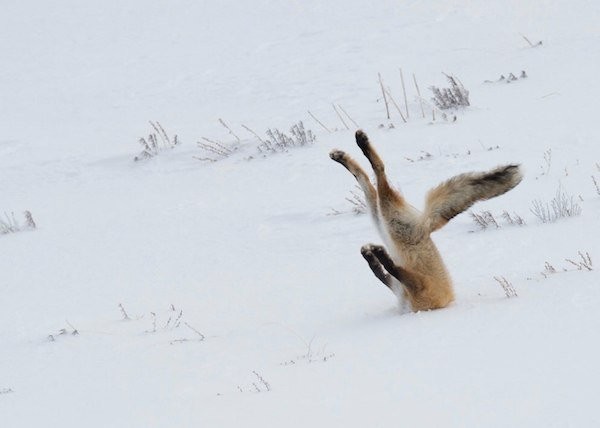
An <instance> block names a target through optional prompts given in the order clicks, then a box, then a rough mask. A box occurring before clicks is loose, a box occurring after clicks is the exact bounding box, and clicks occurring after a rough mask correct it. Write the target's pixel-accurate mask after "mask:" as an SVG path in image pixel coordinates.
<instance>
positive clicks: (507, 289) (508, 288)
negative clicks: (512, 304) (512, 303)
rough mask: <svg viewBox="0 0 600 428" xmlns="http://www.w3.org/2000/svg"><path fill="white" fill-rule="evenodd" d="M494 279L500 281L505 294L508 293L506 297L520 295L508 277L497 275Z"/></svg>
mask: <svg viewBox="0 0 600 428" xmlns="http://www.w3.org/2000/svg"><path fill="white" fill-rule="evenodd" d="M494 279H495V280H496V281H497V282H498V284H500V286H501V287H502V289H503V290H504V294H505V295H506V297H508V298H509V299H510V298H511V297H518V295H517V291H516V290H515V288H514V287H513V285H512V284H511V283H510V281H509V280H508V279H506V278H505V277H503V276H500V277H498V276H495V277H494Z"/></svg>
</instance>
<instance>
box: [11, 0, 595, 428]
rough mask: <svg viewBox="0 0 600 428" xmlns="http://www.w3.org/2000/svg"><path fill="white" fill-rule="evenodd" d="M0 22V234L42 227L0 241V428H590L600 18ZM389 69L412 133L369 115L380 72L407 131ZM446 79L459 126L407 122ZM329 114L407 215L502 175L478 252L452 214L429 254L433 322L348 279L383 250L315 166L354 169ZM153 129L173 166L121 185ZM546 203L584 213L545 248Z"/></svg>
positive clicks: (270, 5)
mask: <svg viewBox="0 0 600 428" xmlns="http://www.w3.org/2000/svg"><path fill="white" fill-rule="evenodd" d="M4 3H5V4H4V5H3V6H4V7H3V11H4V13H3V14H2V15H1V16H0V28H1V29H2V30H0V31H1V33H0V34H1V37H0V51H1V52H2V53H3V67H2V70H0V94H2V100H3V102H2V103H0V194H1V195H2V199H1V201H0V215H3V214H4V212H6V213H10V212H14V213H15V217H16V218H17V220H18V221H19V222H20V223H21V225H22V224H23V223H24V218H23V216H22V212H23V211H25V210H29V211H30V212H31V213H32V215H33V218H34V219H35V221H36V224H37V228H36V229H35V230H23V231H21V232H18V233H11V234H3V235H0V250H1V251H2V257H0V272H1V276H0V290H1V291H2V300H1V303H0V305H1V306H0V325H1V326H2V328H1V329H0V415H1V418H0V419H1V420H2V425H3V426H4V425H5V426H19V427H20V426H23V427H29V426H40V425H44V426H64V427H70V426H73V427H78V426H82V425H85V426H88V427H105V426H111V427H120V426H122V427H137V426H140V427H142V426H167V425H170V426H222V427H226V426H234V425H243V426H290V427H291V426H339V425H342V424H343V425H346V426H357V427H359V426H389V425H392V424H395V425H406V426H440V425H442V426H498V427H500V426H503V427H504V426H528V427H530V426H540V427H542V426H543V427H548V426H557V427H558V426H561V427H562V426H593V425H596V424H599V423H600V417H599V416H598V415H597V412H596V409H595V406H596V395H597V394H596V393H597V385H598V383H599V381H600V375H599V374H598V373H599V372H598V370H597V369H596V366H597V361H598V360H599V357H600V346H598V344H597V332H598V331H599V329H600V316H599V315H598V314H597V313H596V311H595V310H594V307H598V305H599V304H600V288H599V279H600V277H599V273H598V272H599V271H600V267H599V266H598V262H597V260H598V258H599V257H600V239H599V238H600V228H599V227H598V224H599V221H600V195H599V194H598V193H597V192H596V189H595V187H594V184H593V182H592V179H591V176H595V177H596V179H597V181H598V182H599V183H600V166H598V165H599V163H600V149H599V148H598V140H599V137H600V125H599V124H598V120H597V115H598V114H597V108H596V105H597V94H598V93H600V83H599V82H598V80H597V76H598V73H599V72H600V51H599V50H598V49H597V45H598V42H600V32H599V31H598V24H597V23H598V21H599V18H600V5H599V4H597V3H596V2H592V1H585V0H577V1H572V2H567V1H545V2H533V3H531V4H529V3H524V2H521V1H509V2H506V1H504V2H501V1H497V0H492V1H489V0H488V1H468V2H467V1H464V0H453V1H447V2H443V4H440V2H434V1H420V2H406V3H405V4H402V5H399V4H398V2H394V1H382V2H379V3H378V4H377V5H373V4H367V3H364V2H359V1H344V2H342V1H338V0H335V1H330V2H313V1H304V2H296V1H291V2H275V1H272V0H252V1H248V2H233V1H220V2H217V1H213V2H191V1H184V0H177V1H172V2H168V3H167V2H158V1H154V2H141V1H136V0H131V1H129V2H118V1H104V2H102V3H94V2H91V3H85V4H84V3H81V2H75V1H67V0H61V1H58V2H53V3H52V4H50V3H45V2H36V1H23V2H17V1H5V2H4ZM521 34H522V35H524V36H526V37H527V38H528V39H529V40H530V41H531V42H532V43H537V41H540V40H541V41H542V42H543V44H542V45H541V46H538V47H530V46H529V45H528V43H527V42H526V41H525V40H524V38H523V37H522V36H521ZM399 68H402V71H403V73H404V79H405V82H406V84H407V92H408V98H409V103H410V104H409V109H410V119H409V122H408V123H406V124H405V123H403V122H402V121H401V119H400V118H399V116H398V115H397V112H396V111H395V110H394V108H392V111H391V113H392V120H391V121H388V120H387V119H386V117H385V108H384V106H383V103H382V102H381V101H380V100H378V99H379V97H380V94H381V92H380V88H379V83H378V81H377V75H378V73H381V75H382V77H383V79H384V82H385V84H386V85H387V86H389V87H390V89H391V91H392V93H393V94H394V97H395V99H396V101H397V102H398V103H399V104H400V106H401V107H403V97H402V96H401V94H402V89H401V85H400V75H399ZM521 70H526V72H527V74H528V76H529V77H528V78H526V79H519V80H517V81H515V82H512V83H510V84H508V83H503V82H496V80H497V79H498V78H499V77H500V75H501V74H503V75H505V76H508V74H509V73H511V72H512V73H514V74H515V75H517V76H519V74H520V72H521ZM442 72H446V73H452V74H454V75H456V76H458V77H459V78H460V79H461V81H462V82H463V83H464V85H465V87H466V88H467V89H469V91H470V95H471V106H470V107H469V108H466V109H463V110H459V111H457V112H456V115H457V120H456V122H451V121H448V122H446V121H444V120H443V119H441V117H440V115H439V112H437V114H436V116H437V117H436V119H437V120H436V121H435V122H432V119H431V108H428V110H427V111H426V113H427V117H426V118H422V117H421V113H420V107H419V102H418V100H417V98H416V91H415V90H414V87H413V85H412V74H413V73H414V74H415V75H416V77H417V79H418V82H419V85H420V89H421V92H422V94H423V96H424V98H427V99H428V98H429V93H430V91H429V90H428V87H429V86H431V85H436V86H445V85H446V82H445V78H444V76H443V74H442ZM486 80H491V81H493V83H484V81H486ZM428 102H429V100H428ZM332 103H336V104H339V105H341V106H342V107H343V108H344V109H345V110H346V111H347V112H348V113H349V114H350V115H351V116H352V118H353V119H354V120H356V122H357V123H358V124H359V125H360V126H361V127H362V128H363V129H364V130H365V131H366V132H367V133H368V135H369V136H370V138H371V140H372V142H373V144H374V146H375V147H376V148H377V150H378V151H379V152H380V154H381V155H382V157H383V159H384V160H385V162H386V168H387V171H388V175H389V176H390V179H391V180H392V181H393V182H394V183H395V184H397V185H398V187H399V188H400V189H401V190H402V192H403V194H404V195H405V196H406V198H407V199H408V201H409V202H410V203H412V204H413V205H415V206H417V207H422V205H423V199H424V195H425V192H426V191H427V190H428V189H429V188H431V187H432V186H434V185H436V184H438V183H439V182H440V181H442V180H444V179H446V178H449V177H450V176H452V175H454V174H458V173H462V172H466V171H483V170H486V169H488V168H492V167H494V166H496V165H499V164H502V163H507V162H518V163H521V164H522V166H523V169H524V171H525V179H524V181H523V182H522V183H521V184H520V185H519V186H518V187H517V188H515V189H514V190H512V191H510V192H509V193H507V194H505V195H503V196H501V197H499V198H496V199H492V200H490V201H486V202H484V203H479V204H477V205H475V206H474V207H473V209H472V210H473V211H474V212H481V211H483V210H489V211H490V212H492V213H493V214H494V216H495V217H496V218H497V219H498V220H499V222H500V225H501V227H500V228H498V229H496V228H489V229H487V230H479V229H478V227H477V225H476V224H475V223H474V222H473V220H472V219H471V217H470V216H469V214H468V213H464V214H462V215H460V216H458V217H456V218H455V219H453V220H452V222H451V223H449V224H448V225H447V226H446V227H444V228H443V229H442V230H440V231H438V232H436V233H435V235H434V240H435V242H436V244H437V245H438V248H439V250H440V252H441V254H442V255H443V257H444V260H445V262H446V265H447V267H448V269H449V271H450V273H451V275H452V277H453V280H454V283H455V292H456V301H455V302H454V303H453V304H452V305H451V306H450V307H448V308H446V309H442V310H436V311H431V312H420V313H402V312H401V311H400V310H399V308H398V306H397V302H396V299H395V297H394V296H393V294H392V293H390V292H389V290H387V289H386V288H385V287H384V286H382V285H381V284H380V283H378V281H377V279H376V278H375V277H374V276H373V275H372V273H371V272H370V270H369V268H368V266H367V265H366V263H365V262H364V260H363V259H362V257H361V256H360V253H359V249H360V247H361V246H362V245H363V244H365V243H368V242H379V238H378V236H377V233H376V230H375V227H374V226H373V225H372V224H371V222H370V220H369V218H368V216H367V215H355V214H354V213H352V212H351V211H352V206H351V204H350V203H348V202H347V201H346V200H345V198H346V197H349V196H350V191H351V190H353V189H354V185H355V182H354V179H353V178H352V177H351V176H350V175H349V174H348V173H347V172H346V171H345V170H343V169H342V168H341V167H340V166H339V165H337V164H334V163H333V162H332V161H331V160H330V159H329V157H328V152H329V151H330V150H331V149H333V148H339V149H342V150H345V151H347V152H348V153H350V154H351V155H352V156H354V157H355V158H356V159H357V160H358V161H359V162H360V163H361V164H362V165H364V166H365V167H366V166H367V162H366V159H364V157H363V156H362V155H361V154H360V150H358V148H357V147H356V145H355V143H354V137H353V131H354V129H349V130H346V129H345V128H344V126H343V125H342V123H341V122H340V121H339V119H338V118H337V116H336V114H335V112H334V111H333V108H332V106H331V104H332ZM308 110H310V111H311V112H312V113H313V114H315V116H316V117H318V118H319V119H320V120H321V121H323V122H324V123H325V124H326V125H327V126H328V127H330V128H331V129H334V128H337V129H338V130H336V131H335V132H331V133H328V132H326V131H325V130H324V129H323V128H321V127H320V125H319V124H318V123H316V122H315V121H314V120H313V119H312V118H311V117H310V116H309V115H308V113H307V111H308ZM219 118H222V119H223V120H224V121H225V122H226V123H227V124H228V125H229V126H230V127H231V128H232V129H233V130H234V132H235V133H236V134H237V135H239V136H240V138H241V139H242V142H241V144H240V148H239V150H237V151H236V153H235V154H233V155H232V156H230V157H228V158H225V159H223V160H220V161H218V162H214V163H208V162H201V161H199V160H197V159H196V158H195V157H197V156H200V157H202V156H205V155H206V153H203V152H202V151H201V150H200V149H198V148H197V147H196V144H195V143H196V141H200V140H201V137H207V138H210V139H215V140H220V141H222V142H224V143H225V144H234V143H235V139H234V138H233V137H232V136H231V135H230V134H229V133H228V131H227V130H226V129H225V128H224V127H223V126H221V124H220V123H219V121H218V119H219ZM149 120H152V121H159V122H160V123H161V124H162V125H163V126H164V127H165V129H166V131H167V132H168V133H169V135H171V136H173V135H174V134H177V135H178V137H179V139H180V141H181V144H180V145H179V146H177V147H175V148H174V149H172V150H164V151H162V152H161V153H159V155H158V156H156V157H154V158H152V159H149V160H146V161H142V162H134V161H133V158H134V157H135V156H136V155H137V154H139V152H140V150H141V148H140V146H139V145H138V144H137V141H138V139H139V138H140V137H142V136H147V135H148V134H149V133H150V132H152V129H151V127H150V125H149V124H148V121H149ZM300 120H301V121H303V123H304V125H305V126H306V127H307V128H309V129H311V130H312V131H313V132H314V133H315V134H316V135H317V141H316V142H315V143H314V144H313V145H310V146H307V147H300V148H295V149H290V150H289V151H288V152H287V153H280V154H272V155H269V156H266V157H262V156H260V154H259V153H258V151H257V149H256V146H257V144H258V141H257V140H256V138H255V137H253V136H252V135H251V134H250V133H248V132H247V131H246V130H244V128H243V127H242V125H246V126H248V127H250V128H251V129H253V130H255V131H256V132H257V133H258V134H259V135H260V136H261V137H262V138H265V134H264V132H265V131H266V130H267V129H269V128H278V129H280V130H282V131H284V132H287V130H288V129H289V127H290V126H291V125H292V124H294V123H297V122H298V121H300ZM390 122H392V123H393V124H394V125H395V127H394V128H393V129H389V128H388V126H387V125H388V124H389V123H390ZM380 124H384V125H385V126H384V128H379V125H380ZM549 150H550V152H548V151H549ZM427 154H429V155H430V156H427ZM545 156H546V157H548V156H549V159H550V161H549V162H547V161H545V159H544V157H545ZM249 157H252V159H250V160H249V159H248V158H249ZM420 157H425V159H423V160H420V159H419V158H420ZM559 186H560V188H561V189H563V191H565V192H566V193H568V194H569V195H573V196H574V199H575V201H576V202H577V203H579V204H580V205H581V208H582V213H581V215H579V216H577V217H569V218H564V219H561V220H559V221H557V222H555V223H541V222H540V221H539V220H538V219H537V218H536V217H535V216H534V215H533V214H532V213H531V211H530V208H531V206H532V201H533V200H535V199H539V200H542V201H550V200H551V199H552V198H553V197H554V195H555V194H556V191H557V189H558V188H559ZM332 209H333V210H335V211H337V212H339V214H337V215H332V214H333V212H334V211H333V210H332ZM504 210H507V211H509V212H510V213H513V212H516V213H517V214H518V215H520V216H521V217H523V218H524V220H525V222H526V224H525V225H523V226H516V225H509V224H506V222H504V221H503V220H502V219H501V214H502V212H503V211H504ZM579 251H581V252H582V253H584V254H585V253H586V252H587V253H589V255H590V257H591V259H592V261H593V262H594V263H595V264H594V265H593V269H592V270H591V271H588V270H586V269H581V270H578V269H577V267H576V266H574V265H573V264H572V263H570V262H568V261H567V260H566V259H570V260H572V261H575V262H579V261H580V258H579V257H580V256H579V255H578V252H579ZM546 263H549V264H550V265H552V266H553V267H554V268H555V269H556V271H557V272H556V273H552V274H549V273H547V271H546V270H545V264H546ZM494 277H504V278H506V279H507V280H508V281H510V282H511V283H512V284H513V286H514V288H515V290H516V291H517V293H518V297H515V298H510V299H507V298H506V297H505V295H504V291H503V290H502V288H501V287H500V285H499V284H498V283H497V282H496V280H494ZM119 304H122V307H123V308H124V310H125V312H126V313H127V315H128V317H129V318H130V319H128V320H124V319H123V318H124V315H123V313H122V311H121V309H120V307H119ZM153 314H154V315H153ZM62 329H65V330H64V332H65V334H60V331H61V330H62ZM74 329H75V330H77V332H78V334H76V335H74V334H72V332H73V330H74Z"/></svg>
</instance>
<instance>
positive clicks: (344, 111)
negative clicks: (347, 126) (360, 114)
mask: <svg viewBox="0 0 600 428" xmlns="http://www.w3.org/2000/svg"><path fill="white" fill-rule="evenodd" d="M338 107H339V108H340V110H341V111H342V112H343V113H344V114H345V115H346V117H347V118H348V119H350V122H352V123H353V124H354V126H356V127H357V128H360V126H358V123H356V122H355V121H354V119H352V117H350V115H349V114H348V112H347V111H346V110H344V108H343V107H342V106H341V105H339V104H338Z"/></svg>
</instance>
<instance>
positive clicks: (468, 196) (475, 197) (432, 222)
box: [329, 130, 523, 311]
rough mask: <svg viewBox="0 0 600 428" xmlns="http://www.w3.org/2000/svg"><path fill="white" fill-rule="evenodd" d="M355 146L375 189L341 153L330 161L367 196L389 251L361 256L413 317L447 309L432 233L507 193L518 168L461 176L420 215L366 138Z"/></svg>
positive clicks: (431, 196)
mask: <svg viewBox="0 0 600 428" xmlns="http://www.w3.org/2000/svg"><path fill="white" fill-rule="evenodd" d="M356 143H357V144H358V147H360V149H361V150H362V152H363V153H364V155H365V156H366V157H367V159H368V160H369V162H370V163H371V166H372V167H373V171H374V172H375V181H376V186H373V184H372V183H371V181H370V180H369V177H368V176H367V174H366V173H365V171H364V170H363V169H362V168H361V167H360V165H358V163H357V162H356V161H355V160H354V159H352V158H351V157H350V156H348V155H347V154H346V153H344V152H343V151H341V150H333V151H332V152H331V153H330V154H329V156H330V157H331V159H333V160H334V161H336V162H338V163H340V164H342V165H343V166H344V167H345V168H346V169H347V170H348V171H350V173H351V174H352V175H353V176H354V177H355V178H356V180H357V181H358V184H359V185H360V187H361V188H362V190H363V191H364V193H365V199H366V203H367V206H368V209H369V212H370V214H371V216H372V218H373V220H374V221H375V225H376V226H377V229H378V231H379V234H380V235H381V237H382V238H383V240H384V242H385V243H386V245H387V248H388V250H389V253H388V251H386V249H385V248H384V247H383V246H381V245H373V244H368V245H364V246H363V247H362V248H361V254H362V255H363V257H364V258H365V259H366V261H367V262H368V264H369V267H370V268H371V270H372V271H373V273H374V274H375V276H376V277H377V278H379V280H380V281H381V282H383V283H384V284H385V285H386V286H387V287H388V288H389V289H390V290H392V292H394V294H396V293H402V295H403V296H404V297H405V298H406V299H407V300H408V302H409V303H410V305H411V308H412V310H413V311H421V310H428V309H437V308H443V307H446V306H447V305H448V304H450V302H452V301H453V300H454V292H453V290H452V281H451V279H450V275H449V274H448V271H447V270H446V267H445V266H444V262H443V261H442V258H441V256H440V254H439V252H438V250H437V248H436V246H435V244H434V243H433V241H432V240H431V236H430V235H431V233H432V232H434V231H436V230H438V229H440V228H441V227H443V226H444V225H445V224H446V223H448V222H449V221H450V220H451V219H452V218H453V217H454V216H456V215H458V214H460V213H461V212H463V211H465V210H466V209H467V208H469V207H470V206H471V205H473V204H474V203H475V202H477V201H482V200H486V199H490V198H493V197H496V196H499V195H502V194H503V193H506V192H508V191H509V190H511V189H512V188H514V187H515V186H516V185H517V184H519V183H520V182H521V180H522V178H523V176H522V174H521V171H520V170H519V165H504V166H499V167H497V168H495V169H493V170H491V171H488V172H469V173H465V174H460V175H457V176H455V177H452V178H450V179H449V180H447V181H445V182H443V183H441V184H440V185H438V186H437V187H435V188H433V189H431V190H430V191H429V193H428V194H427V198H426V203H425V210H424V212H422V213H421V212H419V211H418V210H417V209H416V208H414V207H412V206H411V205H410V204H408V203H407V202H406V201H405V200H404V198H403V197H402V195H400V194H399V193H398V192H397V191H396V190H394V189H393V188H392V187H391V186H390V184H389V182H388V180H387V177H386V175H385V168H384V165H383V162H382V160H381V158H380V157H379V155H378V154H377V152H376V151H375V149H374V148H373V147H372V145H371V143H370V141H369V139H368V137H367V135H366V134H365V133H364V132H363V131H361V130H359V131H357V132H356Z"/></svg>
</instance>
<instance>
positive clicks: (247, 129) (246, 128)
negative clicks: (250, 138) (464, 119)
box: [242, 125, 265, 143]
mask: <svg viewBox="0 0 600 428" xmlns="http://www.w3.org/2000/svg"><path fill="white" fill-rule="evenodd" d="M242 128H244V129H245V130H246V131H248V132H249V133H251V134H252V135H254V136H255V137H256V138H258V141H260V142H261V143H264V142H265V140H263V139H262V138H260V136H259V135H258V134H257V133H256V132H254V131H253V130H252V129H250V128H248V127H247V126H246V125H242Z"/></svg>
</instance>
